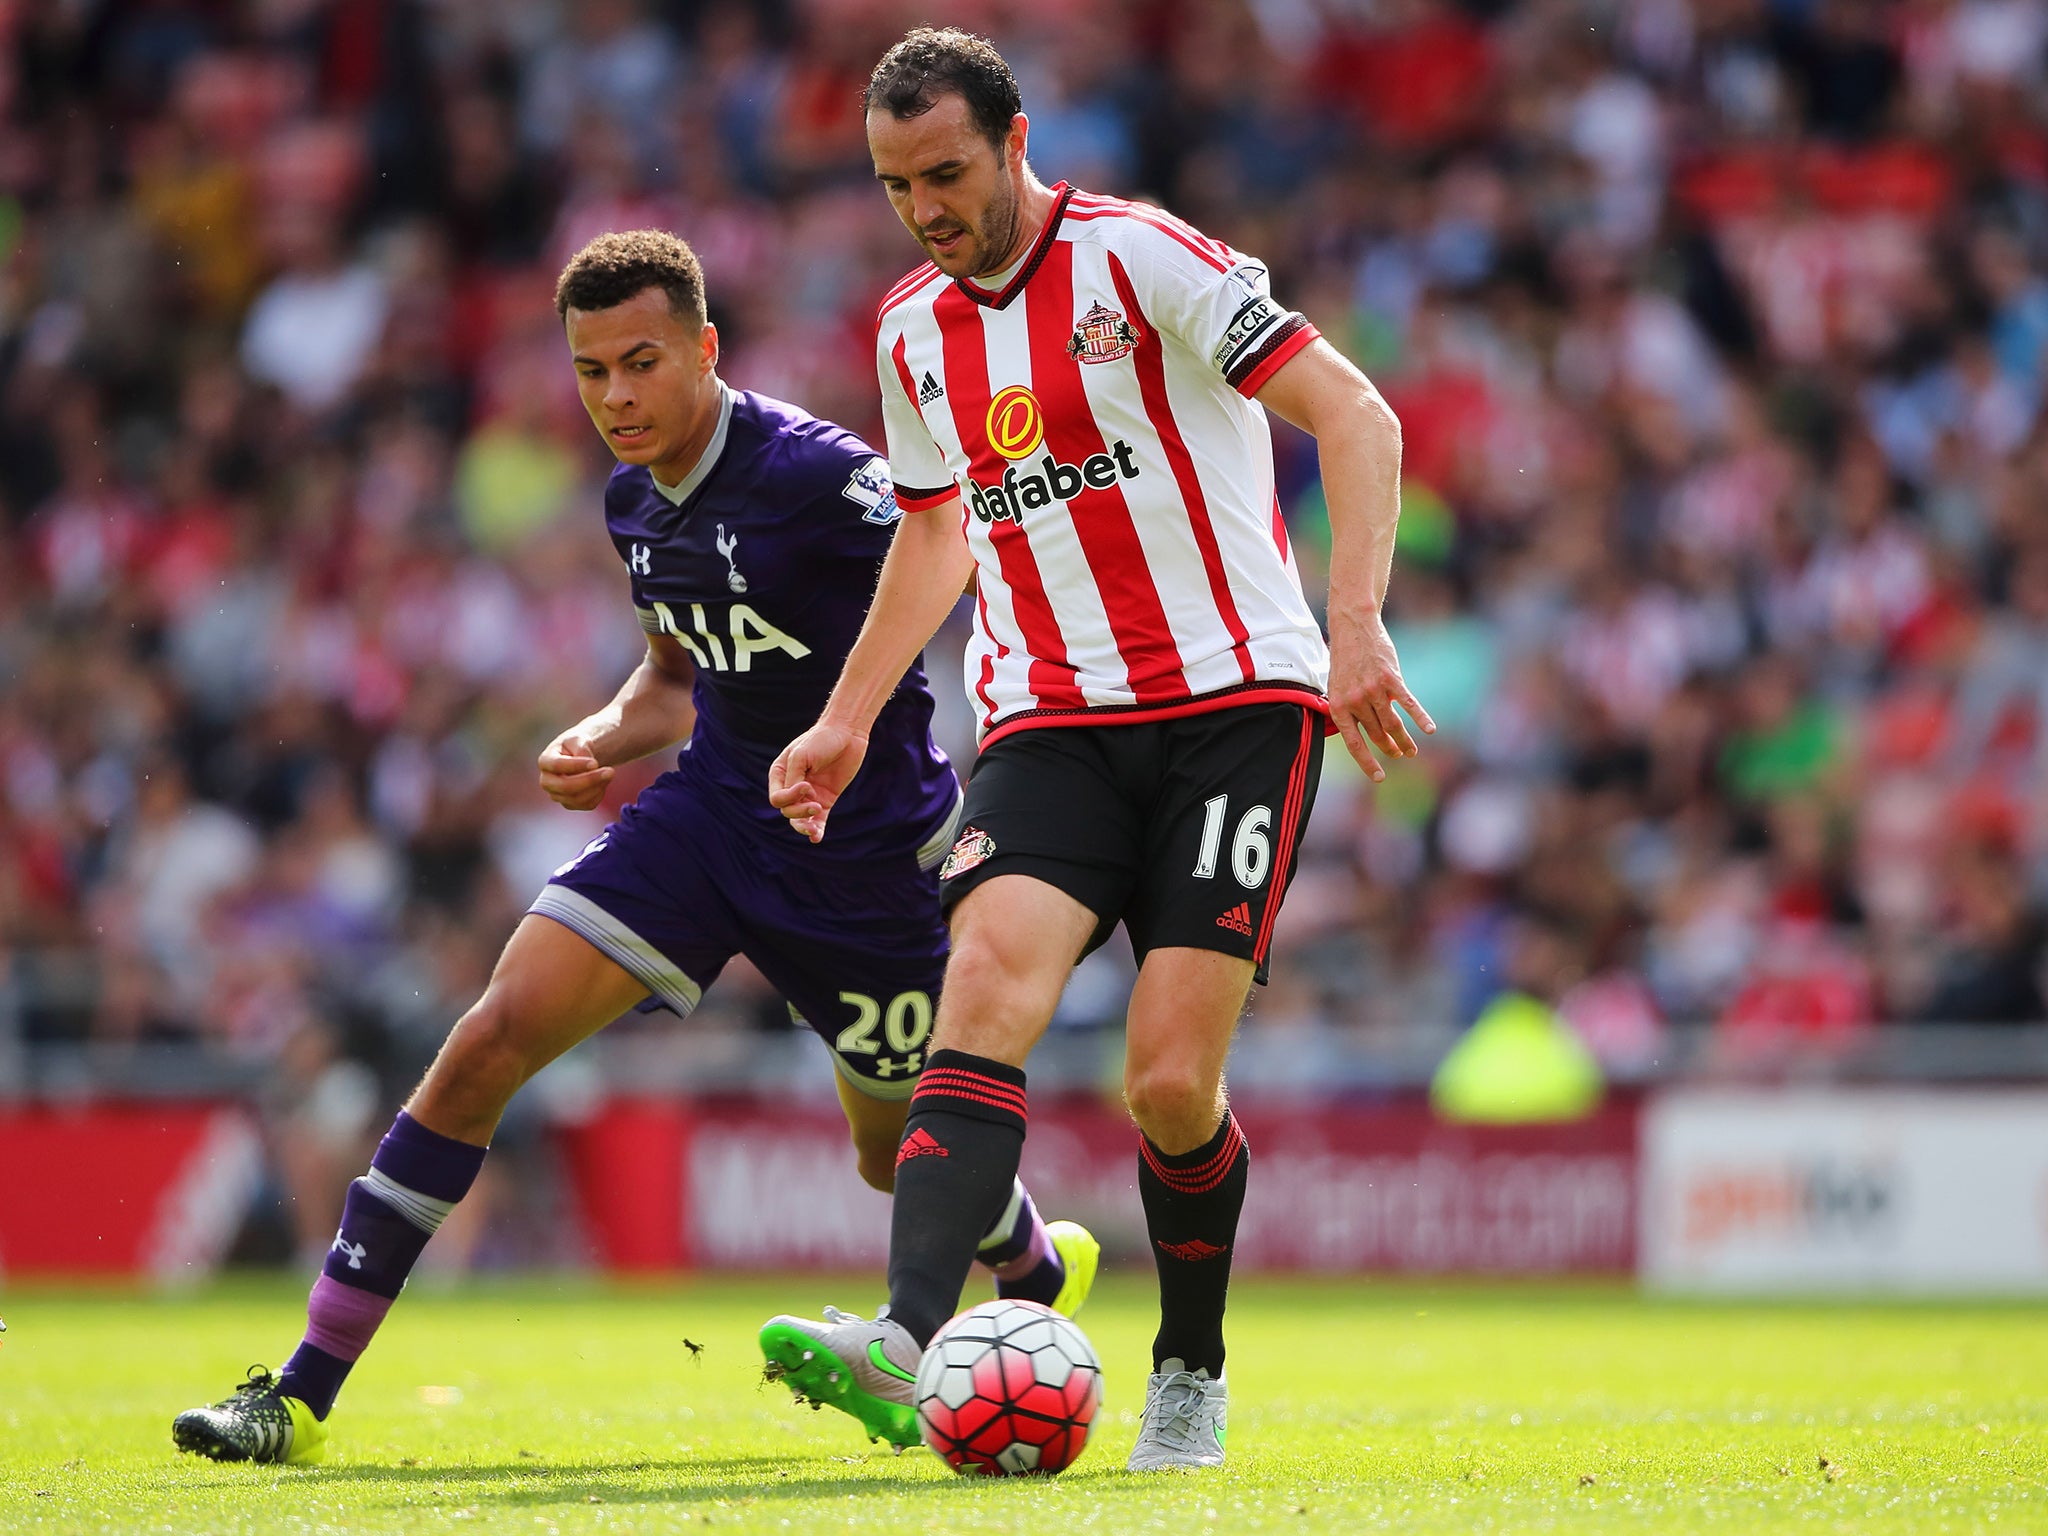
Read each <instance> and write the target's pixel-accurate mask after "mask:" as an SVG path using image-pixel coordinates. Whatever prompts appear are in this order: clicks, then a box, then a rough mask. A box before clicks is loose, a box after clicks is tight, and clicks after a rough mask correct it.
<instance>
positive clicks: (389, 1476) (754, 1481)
mask: <svg viewBox="0 0 2048 1536" xmlns="http://www.w3.org/2000/svg"><path fill="white" fill-rule="evenodd" d="M921 1454H922V1453H921V1452H917V1451H911V1452H906V1453H905V1456H904V1458H903V1459H902V1460H901V1461H898V1460H897V1459H896V1458H894V1457H890V1456H883V1455H872V1454H871V1455H869V1456H866V1457H860V1458H858V1459H856V1460H855V1461H854V1462H853V1463H851V1464H849V1465H847V1466H846V1467H845V1470H844V1472H843V1473H840V1474H837V1475H822V1474H820V1473H819V1472H817V1471H816V1470H815V1458H804V1459H803V1460H802V1461H800V1462H798V1463H797V1465H796V1466H792V1459H791V1458H790V1457H788V1456H767V1455H763V1456H703V1457H688V1458H684V1459H669V1460H663V1461H653V1460H645V1461H620V1462H611V1463H589V1462H585V1463H577V1464H572V1465H557V1464H551V1463H548V1462H545V1461H515V1462H500V1463H495V1464H477V1463H472V1464H465V1465H460V1466H441V1467H408V1466H366V1465H354V1466H346V1467H308V1468H305V1469H303V1470H302V1471H300V1472H299V1473H298V1475H297V1478H296V1479H295V1481H298V1482H301V1483H303V1484H307V1485H317V1484H355V1485H362V1484H376V1483H385V1484H392V1485H395V1486H394V1487H393V1489H392V1492H393V1494H394V1495H395V1496H396V1497H395V1499H394V1502H401V1501H402V1502H403V1503H405V1504H408V1505H411V1504H417V1503H418V1502H419V1493H420V1492H421V1491H422V1490H423V1489H431V1490H433V1491H434V1492H435V1493H436V1494H437V1495H439V1496H441V1497H442V1499H443V1500H444V1501H445V1502H447V1503H451V1504H458V1505H461V1504H474V1503H488V1504H494V1505H500V1506H504V1507H508V1508H520V1507H533V1506H539V1505H551V1504H585V1503H589V1502H591V1501H592V1500H593V1499H596V1500H599V1501H602V1502H603V1503H606V1504H712V1503H717V1502H719V1501H724V1502H726V1503H742V1502H746V1501H749V1500H754V1499H763V1500H784V1499H789V1500H800V1499H817V1498H831V1497H836V1496H840V1495H849V1494H859V1495H863V1496H874V1495H882V1496H890V1497H894V1496H899V1495H903V1494H908V1493H910V1492H912V1491H914V1490H916V1489H920V1488H946V1487H951V1486H955V1485H956V1484H957V1485H960V1486H966V1487H972V1486H974V1485H975V1484H977V1483H979V1482H981V1481H982V1480H981V1479H976V1478H959V1479H954V1478H945V1479H938V1480H931V1479H927V1478H922V1477H897V1476H893V1475H888V1476H879V1477H878V1476H876V1475H874V1474H875V1473H876V1472H881V1473H885V1474H892V1473H894V1472H896V1471H897V1470H898V1469H899V1468H900V1469H903V1470H908V1469H910V1468H912V1467H914V1466H916V1464H917V1463H916V1462H915V1461H914V1460H913V1459H912V1458H914V1457H918V1456H920V1455H921ZM1121 1473H1122V1469H1121V1468H1119V1467H1116V1466H1114V1465H1113V1464H1110V1463H1105V1464H1103V1465H1101V1466H1096V1467H1085V1468H1077V1469H1075V1470H1074V1471H1071V1472H1068V1473H1065V1474H1063V1475H1062V1476H1061V1478H1060V1481H1061V1482H1062V1483H1067V1484H1072V1483H1077V1482H1079V1483H1089V1484H1097V1483H1104V1482H1107V1481H1108V1480H1110V1479H1114V1478H1119V1477H1120V1476H1121ZM991 1481H993V1480H991ZM356 1491H357V1492H358V1493H359V1494H363V1493H368V1492H370V1490H369V1489H368V1488H363V1487H358V1488H357V1490H356Z"/></svg>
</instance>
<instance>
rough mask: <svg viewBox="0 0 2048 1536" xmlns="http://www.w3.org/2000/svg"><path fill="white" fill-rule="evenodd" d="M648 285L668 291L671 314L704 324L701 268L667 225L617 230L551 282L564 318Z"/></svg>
mask: <svg viewBox="0 0 2048 1536" xmlns="http://www.w3.org/2000/svg"><path fill="white" fill-rule="evenodd" d="M649 288H659V289H661V290H662V291H663V292H664V293H666V294H667V295H668V307H669V312H670V313H671V314H673V315H675V316H677V317H678V318H679V319H691V320H695V321H697V322H698V323H699V324H702V323H703V321H704V318H705V309H704V268H703V267H702V266H700V265H699V264H698V262H697V253H696V252H695V251H693V250H691V249H690V247H689V246H688V245H686V244H685V243H684V242H683V241H681V240H678V239H677V238H676V237H675V236H674V235H672V234H670V233H669V232H668V231H667V230H665V229H629V230H624V231H618V232H614V233H612V234H608V235H599V236H598V237H597V238H596V239H595V240H592V241H591V242H590V243H589V244H588V245H586V246H584V247H583V249H582V250H580V251H578V252H577V253H576V254H575V255H574V256H572V257H570V258H569V264H568V265H567V266H566V267H564V268H562V275H561V276H560V277H559V278H557V279H556V280H555V313H556V315H558V316H560V317H561V318H563V319H567V318H568V314H569V311H570V310H572V309H610V308H612V306H614V305H616V304H623V303H625V302H626V300H628V299H630V298H632V297H633V295H634V294H636V293H642V292H645V291H646V290H647V289H649Z"/></svg>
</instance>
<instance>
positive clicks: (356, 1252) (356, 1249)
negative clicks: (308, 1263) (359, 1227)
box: [327, 1232, 370, 1269]
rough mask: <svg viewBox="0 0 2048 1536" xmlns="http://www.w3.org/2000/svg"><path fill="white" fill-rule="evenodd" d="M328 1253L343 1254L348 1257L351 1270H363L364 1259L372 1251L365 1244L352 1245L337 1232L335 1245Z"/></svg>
mask: <svg viewBox="0 0 2048 1536" xmlns="http://www.w3.org/2000/svg"><path fill="white" fill-rule="evenodd" d="M327 1251H328V1252H329V1253H342V1254H346V1255H348V1267H349V1268H350V1269H361V1268H362V1267H363V1259H364V1258H365V1257H366V1256H367V1255H368V1254H369V1251H370V1250H369V1248H368V1246H367V1245H365V1244H363V1243H352V1242H350V1241H349V1240H348V1239H347V1238H345V1237H343V1236H342V1235H341V1234H340V1233H339V1232H337V1233H335V1234H334V1242H333V1244H332V1245H331V1246H330V1247H329V1248H328V1250H327Z"/></svg>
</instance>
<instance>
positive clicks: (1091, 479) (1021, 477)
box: [967, 384, 1139, 523]
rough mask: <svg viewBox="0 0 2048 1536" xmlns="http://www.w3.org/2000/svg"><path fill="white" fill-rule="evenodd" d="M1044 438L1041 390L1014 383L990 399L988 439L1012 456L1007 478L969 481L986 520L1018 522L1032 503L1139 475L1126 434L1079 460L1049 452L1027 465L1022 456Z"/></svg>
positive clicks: (972, 506) (970, 498)
mask: <svg viewBox="0 0 2048 1536" xmlns="http://www.w3.org/2000/svg"><path fill="white" fill-rule="evenodd" d="M1044 441H1045V415H1044V413H1043V412H1042V411H1041V410H1040V408H1039V404H1038V396H1036V395H1034V394H1033V393H1031V391H1030V390H1028V389H1026V388H1025V387H1024V386H1023V385H1022V384H1012V385H1010V386H1009V387H1008V388H1007V389H1005V390H1003V391H1002V392H1001V393H999V394H998V395H997V396H996V397H995V399H993V400H991V401H989V403H988V445H989V447H991V448H993V449H994V450H995V451H996V452H997V453H999V454H1001V455H1002V456H1003V457H1004V458H1006V459H1009V460H1010V461H1011V463H1010V465H1009V467H1008V468H1006V469H1005V470H1004V471H1003V478H1002V479H1001V480H999V481H997V482H995V483H994V484H991V485H984V484H983V483H982V482H981V481H979V480H974V479H970V480H969V481H968V482H967V505H968V508H969V510H971V511H972V512H973V513H974V515H975V516H976V517H978V518H980V519H981V520H982V521H983V522H984V523H1016V522H1022V521H1023V515H1024V513H1026V512H1028V511H1030V510H1031V509H1032V508H1033V507H1043V506H1049V505H1051V504H1052V503H1053V502H1055V501H1072V500H1073V499H1074V498H1075V497H1076V496H1078V495H1080V494H1081V492H1082V491H1083V490H1094V491H1106V490H1108V489H1109V488H1110V487H1111V486H1113V485H1115V484H1116V483H1117V481H1118V480H1120V479H1121V480H1135V479H1137V478H1138V475H1139V469H1138V463H1137V459H1136V457H1135V453H1134V450H1133V449H1132V447H1131V445H1130V444H1129V443H1127V442H1125V441H1124V440H1123V439H1122V438H1118V439H1117V440H1116V441H1115V442H1114V443H1112V444H1110V446H1109V451H1108V452H1106V453H1091V454H1090V455H1088V457H1087V458H1085V459H1083V460H1082V461H1081V462H1080V463H1079V464H1062V463H1060V461H1059V460H1058V459H1056V458H1054V457H1053V456H1052V455H1051V454H1049V453H1048V454H1047V455H1045V457H1044V458H1042V459H1040V460H1039V461H1038V462H1037V464H1035V465H1033V466H1032V467H1031V468H1030V469H1028V470H1023V471H1020V470H1019V468H1018V464H1017V462H1016V461H1017V460H1020V459H1023V458H1025V457H1026V456H1027V455H1029V454H1031V453H1032V452H1034V451H1035V450H1036V449H1037V448H1038V446H1039V445H1040V444H1041V443H1043V442H1044Z"/></svg>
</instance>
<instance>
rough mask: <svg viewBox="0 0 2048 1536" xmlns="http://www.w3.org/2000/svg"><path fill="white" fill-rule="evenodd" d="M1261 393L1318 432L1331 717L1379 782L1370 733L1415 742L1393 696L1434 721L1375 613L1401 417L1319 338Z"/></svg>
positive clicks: (1404, 745) (1395, 747) (1387, 744)
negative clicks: (1326, 536)
mask: <svg viewBox="0 0 2048 1536" xmlns="http://www.w3.org/2000/svg"><path fill="white" fill-rule="evenodd" d="M1258 400H1259V403H1260V404H1261V405H1264V406H1266V407H1267V408H1269V409H1270V410H1272V411H1274V412H1275V413H1277V414H1278V415H1280V416H1282V417H1284V418H1285V419H1286V420H1288V421H1291V422H1293V423H1294V425H1295V426H1297V427H1300V428H1301V429H1302V430H1303V431H1304V432H1309V433H1312V434H1314V436H1315V440H1316V453H1317V456H1318V457H1319V458H1320V460H1321V461H1322V468H1323V496H1324V499H1325V500H1326V501H1327V502H1328V503H1329V507H1330V716H1331V719H1332V721H1333V722H1334V723H1335V724H1336V727H1337V729H1338V731H1339V732H1340V733H1341V734H1342V735H1343V737H1344V745H1345V746H1347V747H1349V748H1350V749H1351V755H1352V756H1353V757H1354V758H1356V759H1357V760H1358V765H1359V766H1360V767H1361V768H1363V769H1364V770H1365V771H1366V773H1367V775H1368V776H1370V777H1371V778H1372V779H1373V780H1374V781H1375V782H1377V781H1379V780H1381V779H1384V778H1385V777H1386V776H1387V773H1386V770H1385V769H1384V768H1382V767H1381V766H1380V765H1379V762H1378V760H1377V759H1375V758H1374V757H1373V755H1372V753H1371V752H1370V751H1369V750H1367V748H1366V743H1367V742H1368V741H1370V742H1371V743H1372V744H1373V746H1375V747H1378V748H1379V749H1380V750H1381V751H1382V752H1384V753H1386V754H1387V756H1389V757H1413V756H1415V754H1416V751H1417V748H1416V745H1415V738H1414V737H1412V736H1410V735H1409V734H1408V727H1407V726H1406V725H1404V724H1403V723H1402V720H1401V717H1400V716H1399V715H1398V714H1396V713H1395V711H1394V706H1395V705H1396V704H1398V705H1400V706H1401V708H1402V709H1405V710H1406V711H1407V712H1408V715H1409V718H1410V719H1412V720H1413V721H1414V722H1415V723H1416V724H1417V725H1419V726H1421V727H1422V729H1423V730H1424V731H1425V732H1429V733H1434V732H1435V730H1436V722H1435V721H1434V720H1432V719H1430V718H1429V714H1428V712H1427V711H1425V710H1424V709H1423V707H1422V706H1421V705H1420V704H1418V703H1417V702H1416V701H1415V695H1414V694H1412V693H1410V692H1409V691H1408V685H1407V684H1406V683H1405V682H1403V681H1402V680H1401V661H1400V658H1399V657H1397V656H1396V655H1395V654H1394V642H1393V639H1392V637H1391V636H1389V635H1388V634H1387V626H1386V621H1385V620H1384V619H1383V618H1382V617H1381V616H1380V605H1381V604H1382V603H1383V602H1385V601H1386V597H1387V581H1388V578H1389V577H1390V576H1391V575H1392V574H1393V568H1394V526H1395V524H1396V523H1397V522H1399V521H1400V517H1401V423H1400V422H1399V421H1398V420H1397V419H1396V418H1395V416H1394V413H1393V411H1392V409H1391V408H1390V407H1389V406H1388V405H1387V402H1386V401H1385V400H1384V399H1382V398H1381V396H1380V392H1379V391H1378V390H1377V389H1375V388H1373V385H1372V381H1371V380H1370V379H1368V378H1367V377H1366V376H1365V375H1364V374H1362V373H1360V372H1359V371H1358V370H1357V369H1356V368H1354V367H1352V366H1351V364H1350V363H1349V362H1348V361H1346V360H1345V358H1344V356H1343V355H1342V354H1341V353H1339V352H1338V351H1337V349H1336V348H1334V347H1332V346H1331V345H1330V344H1329V343H1328V342H1326V341H1321V340H1317V341H1314V342H1311V343H1310V344H1309V345H1308V346H1306V347H1303V348H1302V349H1301V351H1299V352H1297V353H1296V354H1295V355H1294V356H1293V357H1292V358H1290V359H1288V361H1287V362H1286V363H1284V364H1282V365H1281V367H1280V369H1279V371H1278V372H1277V373H1275V374H1274V375H1273V377H1272V378H1271V379H1269V380H1267V381H1266V385H1265V387H1264V388H1263V389H1261V390H1260V391H1259V392H1258Z"/></svg>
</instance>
